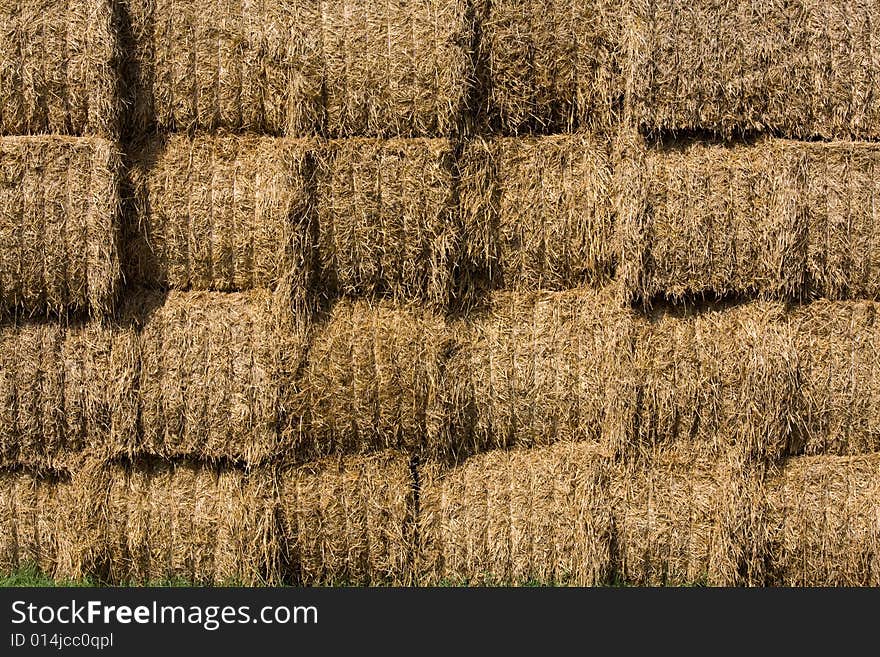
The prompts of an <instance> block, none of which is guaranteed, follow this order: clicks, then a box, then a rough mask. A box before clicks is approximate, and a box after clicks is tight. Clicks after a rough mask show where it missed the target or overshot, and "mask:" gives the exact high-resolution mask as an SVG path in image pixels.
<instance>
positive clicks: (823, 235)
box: [797, 142, 880, 299]
mask: <svg viewBox="0 0 880 657" xmlns="http://www.w3.org/2000/svg"><path fill="white" fill-rule="evenodd" d="M797 147H798V148H799V149H800V150H801V151H802V152H803V154H804V159H805V166H804V176H805V181H804V190H803V191H802V193H801V202H802V203H803V205H804V206H805V207H804V212H805V213H806V216H807V231H808V234H809V241H808V245H807V285H808V292H809V294H810V295H811V296H814V297H819V296H821V297H827V298H833V299H856V298H865V297H867V298H873V299H877V298H880V249H878V246H877V245H878V235H877V226H878V224H880V220H878V217H877V209H876V206H877V198H878V194H880V173H878V170H880V164H878V163H880V148H878V146H877V145H876V144H870V143H864V142H833V143H822V142H816V143H812V142H810V143H807V142H801V143H800V144H799V145H798V146H797Z"/></svg>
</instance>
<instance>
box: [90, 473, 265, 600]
mask: <svg viewBox="0 0 880 657" xmlns="http://www.w3.org/2000/svg"><path fill="white" fill-rule="evenodd" d="M85 472H87V475H83V476H82V481H83V483H82V486H83V491H84V493H83V495H84V498H85V499H86V500H87V501H88V503H87V505H86V506H84V513H83V514H82V523H83V524H82V525H81V526H80V527H79V528H78V530H79V534H80V536H81V538H80V541H81V545H82V547H81V548H80V554H81V569H82V572H83V574H84V575H89V576H95V577H97V578H99V579H101V580H102V581H108V582H114V583H122V584H128V583H136V584H146V583H159V582H178V581H183V582H187V583H190V584H192V585H195V586H198V585H239V586H248V585H250V586H254V585H257V584H269V585H271V584H277V583H278V582H279V576H280V571H279V569H278V568H279V561H278V559H279V555H280V546H279V543H278V540H279V537H278V534H277V527H276V524H275V508H276V488H275V484H274V481H273V479H272V477H271V476H269V474H268V473H267V472H264V471H259V470H257V471H253V472H250V473H246V472H244V471H240V470H237V469H234V468H230V467H215V466H211V465H205V464H199V463H196V462H190V461H179V462H164V461H155V460H143V459H141V460H138V461H136V462H134V463H130V464H122V463H109V464H100V463H92V464H90V465H89V466H88V467H87V469H86V471H85Z"/></svg>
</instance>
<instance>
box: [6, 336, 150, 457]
mask: <svg viewBox="0 0 880 657" xmlns="http://www.w3.org/2000/svg"><path fill="white" fill-rule="evenodd" d="M130 338H131V335H130V333H128V332H126V331H120V332H119V333H118V334H117V332H116V331H115V329H113V328H112V327H108V326H103V325H101V324H98V323H88V324H82V325H71V326H64V325H62V324H58V323H38V322H22V323H18V324H7V325H4V326H3V327H0V465H3V466H16V465H23V466H28V467H32V468H39V469H44V468H64V467H68V466H71V465H73V464H74V463H75V462H76V461H77V460H78V459H79V454H80V453H81V452H82V451H83V450H101V449H103V446H104V445H105V443H106V440H107V437H108V436H110V435H114V436H128V437H129V439H131V436H133V435H134V431H135V421H136V417H137V416H136V414H134V413H133V412H132V411H133V406H134V403H133V401H134V390H133V388H132V380H131V378H130V377H127V376H126V375H125V373H126V372H128V371H129V370H130V369H131V367H132V365H133V352H132V349H131V342H130Z"/></svg>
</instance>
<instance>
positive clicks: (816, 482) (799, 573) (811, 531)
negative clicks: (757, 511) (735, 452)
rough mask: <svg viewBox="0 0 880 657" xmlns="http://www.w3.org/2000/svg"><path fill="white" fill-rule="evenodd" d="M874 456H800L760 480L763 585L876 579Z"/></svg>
mask: <svg viewBox="0 0 880 657" xmlns="http://www.w3.org/2000/svg"><path fill="white" fill-rule="evenodd" d="M878 483H880V461H878V456H877V455H876V454H872V455H870V456H859V457H835V456H805V457H799V458H793V459H791V460H789V461H788V462H787V463H786V464H785V467H784V468H782V470H781V471H780V472H779V473H778V475H776V476H775V477H773V478H770V479H768V481H767V482H766V483H765V491H766V496H767V501H766V509H765V513H766V518H765V522H766V523H767V530H766V544H765V545H764V547H763V549H764V551H765V554H766V558H767V569H768V573H767V583H769V584H777V585H783V586H877V585H878V583H880V567H878V553H880V523H878V517H880V486H878Z"/></svg>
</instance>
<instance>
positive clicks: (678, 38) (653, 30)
mask: <svg viewBox="0 0 880 657" xmlns="http://www.w3.org/2000/svg"><path fill="white" fill-rule="evenodd" d="M877 18H878V10H877V8H876V6H875V5H874V4H872V3H870V2H864V1H861V0H860V1H856V2H827V1H820V0H797V1H796V2H783V1H781V0H774V1H773V2H762V3H742V2H728V1H725V2H715V1H710V0H697V1H696V2H690V1H688V2H684V1H683V0H660V1H659V2H648V1H647V0H639V1H638V2H634V3H630V9H629V15H628V17H627V29H626V33H627V38H626V41H627V43H628V45H627V56H626V61H627V62H628V63H627V66H628V67H629V70H628V72H627V74H626V77H627V79H628V84H627V99H628V107H629V110H630V112H631V115H632V118H633V120H634V121H635V122H636V124H638V125H639V126H640V127H642V129H644V130H646V131H648V132H659V131H675V130H710V131H714V132H718V133H721V134H724V135H733V134H740V133H743V132H756V131H773V132H777V133H779V134H782V135H785V136H790V137H799V138H805V137H823V138H830V137H835V136H837V137H850V136H853V137H876V136H878V134H880V105H878V101H877V98H878V95H877V93H876V89H875V87H874V76H873V73H872V72H873V71H874V70H875V69H876V67H877V65H878V61H877V60H878V54H877V52H876V51H875V50H876V49H875V48H874V46H873V42H874V40H875V39H876V36H877V34H876V29H875V26H876V24H877Z"/></svg>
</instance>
